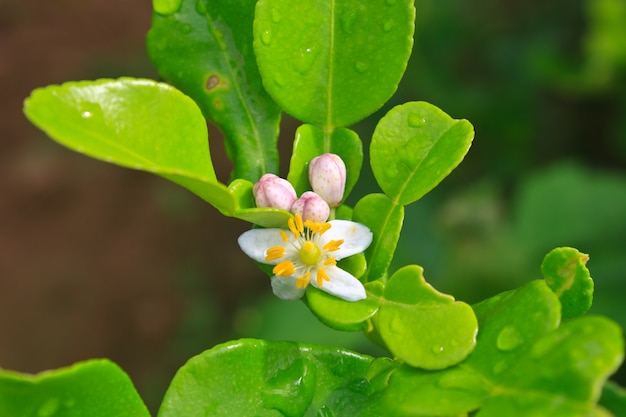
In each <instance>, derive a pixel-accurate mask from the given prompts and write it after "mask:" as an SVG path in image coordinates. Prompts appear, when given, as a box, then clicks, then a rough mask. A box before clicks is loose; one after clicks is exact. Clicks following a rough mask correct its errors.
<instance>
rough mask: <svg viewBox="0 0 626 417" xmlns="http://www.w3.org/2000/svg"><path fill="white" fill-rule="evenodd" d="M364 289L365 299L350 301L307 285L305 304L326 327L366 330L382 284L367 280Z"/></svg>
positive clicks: (376, 304)
mask: <svg viewBox="0 0 626 417" xmlns="http://www.w3.org/2000/svg"><path fill="white" fill-rule="evenodd" d="M365 290H366V291H367V298H366V299H364V300H361V301H357V302H350V301H345V300H342V299H341V298H338V297H335V296H333V295H330V294H328V293H326V292H324V291H321V290H318V289H317V288H314V287H313V286H309V288H308V289H307V293H306V297H307V305H308V306H309V308H310V309H311V311H312V312H313V314H315V316H316V317H317V318H318V319H319V320H320V321H321V322H322V323H324V324H325V325H327V326H328V327H331V328H333V329H336V330H344V331H358V330H366V329H367V327H368V323H367V320H369V319H370V318H372V317H373V316H374V314H376V312H377V311H378V307H379V306H380V297H381V296H382V293H383V284H382V283H381V282H380V281H373V282H368V283H367V284H365Z"/></svg>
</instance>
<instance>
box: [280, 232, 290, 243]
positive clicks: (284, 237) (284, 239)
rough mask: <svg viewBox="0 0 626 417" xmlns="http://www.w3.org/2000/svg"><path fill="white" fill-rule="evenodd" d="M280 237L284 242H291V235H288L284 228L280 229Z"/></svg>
mask: <svg viewBox="0 0 626 417" xmlns="http://www.w3.org/2000/svg"><path fill="white" fill-rule="evenodd" d="M280 237H281V238H282V239H283V242H285V243H287V242H289V236H287V233H285V231H284V230H281V231H280Z"/></svg>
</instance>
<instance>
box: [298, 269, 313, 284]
mask: <svg viewBox="0 0 626 417" xmlns="http://www.w3.org/2000/svg"><path fill="white" fill-rule="evenodd" d="M309 281H311V273H310V272H305V273H304V276H299V277H298V278H297V279H296V288H306V286H307V285H309Z"/></svg>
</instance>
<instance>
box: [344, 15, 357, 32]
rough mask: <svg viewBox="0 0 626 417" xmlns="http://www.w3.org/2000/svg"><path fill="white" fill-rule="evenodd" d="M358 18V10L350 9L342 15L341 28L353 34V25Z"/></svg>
mask: <svg viewBox="0 0 626 417" xmlns="http://www.w3.org/2000/svg"><path fill="white" fill-rule="evenodd" d="M355 20H356V12H355V11H354V10H350V11H348V12H347V13H345V14H344V15H343V16H342V17H341V29H342V30H343V31H344V32H345V33H346V34H348V35H350V34H352V27H353V25H354V21H355Z"/></svg>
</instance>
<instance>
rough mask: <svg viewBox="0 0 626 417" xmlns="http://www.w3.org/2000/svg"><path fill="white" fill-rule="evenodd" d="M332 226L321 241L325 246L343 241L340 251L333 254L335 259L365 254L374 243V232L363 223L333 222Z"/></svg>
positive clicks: (331, 222)
mask: <svg viewBox="0 0 626 417" xmlns="http://www.w3.org/2000/svg"><path fill="white" fill-rule="evenodd" d="M329 223H330V224H331V225H332V226H331V228H330V229H328V231H326V233H324V234H323V235H322V237H321V239H320V243H321V244H322V245H324V244H325V243H326V242H328V241H330V240H339V239H343V243H342V244H341V246H340V247H339V250H337V251H335V252H333V253H332V255H333V256H334V257H335V259H337V260H339V259H343V258H347V257H348V256H352V255H355V254H357V253H361V252H363V251H364V250H365V249H367V247H368V246H369V245H370V243H372V236H373V235H372V232H371V231H370V229H368V228H367V226H365V225H362V224H361V223H356V222H351V221H348V220H331V221H330V222H329Z"/></svg>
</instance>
